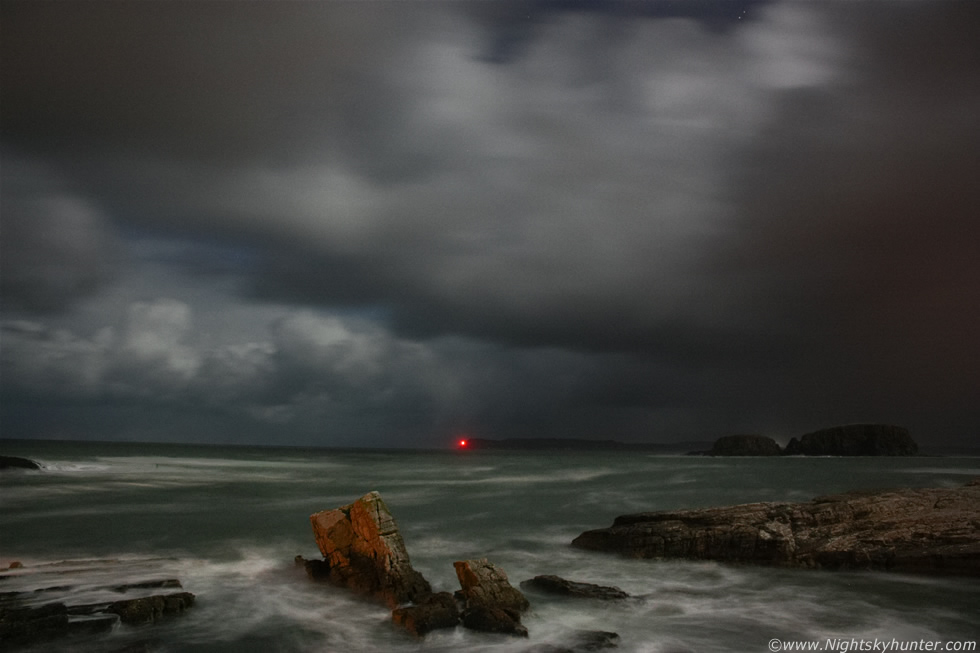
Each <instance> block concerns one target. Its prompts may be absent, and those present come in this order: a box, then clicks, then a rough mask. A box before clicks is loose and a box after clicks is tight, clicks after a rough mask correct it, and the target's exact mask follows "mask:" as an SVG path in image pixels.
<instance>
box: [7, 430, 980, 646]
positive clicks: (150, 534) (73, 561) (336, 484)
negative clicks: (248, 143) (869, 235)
mask: <svg viewBox="0 0 980 653" xmlns="http://www.w3.org/2000/svg"><path fill="white" fill-rule="evenodd" d="M0 453H2V454H5V455H18V456H24V457H28V458H32V459H34V460H37V461H39V462H41V463H42V464H43V465H44V469H43V470H42V471H27V470H5V471H4V472H0V566H3V567H8V566H9V565H10V563H11V562H14V561H17V562H20V563H22V564H23V565H24V568H23V569H19V570H12V571H8V572H4V573H3V574H0V577H2V580H0V590H2V591H8V592H9V591H21V590H26V589H27V585H26V584H27V583H33V584H34V589H40V590H42V591H40V592H36V595H37V597H38V598H37V599H36V602H41V601H43V600H46V599H45V597H48V599H50V598H51V597H54V596H56V595H57V591H58V589H59V588H66V587H73V588H74V591H76V592H79V591H84V590H85V588H86V587H87V588H90V589H91V591H92V592H95V591H96V589H94V588H97V587H103V588H104V587H106V586H109V585H112V584H113V583H117V582H121V579H124V580H127V581H128V580H133V579H137V580H139V579H147V578H149V579H159V578H177V579H179V580H180V582H181V584H182V585H183V588H184V590H186V591H188V592H192V593H193V594H195V595H196V597H197V599H196V603H195V605H194V606H193V607H192V608H191V609H189V610H188V611H187V612H186V613H185V614H183V615H181V616H177V617H174V618H170V619H165V620H163V621H160V622H157V623H156V624H153V625H150V626H141V627H132V626H117V627H116V628H115V629H114V630H113V631H112V632H111V633H109V634H108V635H105V636H104V637H103V638H102V639H99V640H97V641H96V642H94V643H87V642H84V641H71V642H61V643H57V642H56V643H49V644H46V645H44V646H43V647H41V648H38V649H37V650H44V651H60V650H66V651H69V650H70V651H80V652H82V653H89V652H90V651H108V650H125V648H126V647H127V646H132V645H133V644H139V645H143V643H146V642H149V643H150V644H151V645H152V646H150V648H149V649H148V650H154V651H160V652H174V653H178V652H180V653H182V652H201V653H203V652H209V653H210V652H228V653H243V652H250V651H255V652H263V653H268V652H283V653H287V652H297V653H300V652H302V653H307V652H310V653H313V652H338V653H350V652H359V651H371V652H374V651H383V652H388V651H391V652H401V651H405V652H408V651H413V652H416V651H486V652H488V653H489V652H510V651H513V652H518V651H526V650H528V649H529V648H531V647H533V646H535V645H543V644H555V643H560V642H562V641H565V640H566V639H567V638H568V637H570V636H571V634H573V633H575V632H576V631H581V630H600V631H611V632H615V633H617V634H618V635H619V640H618V643H619V646H618V648H617V649H612V650H619V651H624V652H644V653H655V652H656V653H681V652H692V653H693V652H697V653H710V652H713V651H745V652H762V651H766V650H773V649H772V648H771V647H770V642H772V641H774V640H776V641H779V642H784V641H785V642H794V641H801V642H802V641H815V642H821V643H825V642H827V640H831V641H833V640H838V641H850V640H853V641H855V642H859V641H873V640H879V641H888V642H891V641H897V642H912V641H916V642H918V641H941V642H957V641H976V640H977V639H980V637H978V635H980V625H978V624H980V584H978V583H977V582H976V579H970V578H961V577H927V576H913V575H903V574H894V573H886V572H878V573H872V572H853V571H852V572H831V571H821V570H802V569H776V568H766V567H755V566H734V565H727V564H720V563H715V562H703V561H677V560H672V561H655V560H634V559H627V558H622V557H619V556H616V555H612V554H605V553H597V552H590V551H582V550H578V549H574V548H572V547H571V546H570V542H571V541H572V539H573V538H575V537H576V536H577V535H578V534H579V533H581V532H583V531H585V530H589V529H593V528H600V527H605V526H608V525H610V524H611V523H612V520H613V518H615V517H616V516H617V515H621V514H626V513H632V512H642V511H653V510H665V509H678V508H697V507H706V506H718V505H728V504H735V503H745V502H754V501H806V500H809V499H811V498H813V497H815V496H818V495H822V494H828V493H837V492H842V491H847V490H853V489H870V488H895V487H926V486H929V487H936V486H941V487H955V486H959V485H963V484H965V483H967V482H968V481H970V480H972V479H973V478H975V477H978V476H980V458H976V457H916V458H797V457H791V458H710V457H698V456H684V455H657V454H653V453H650V454H648V453H644V452H637V451H631V452H622V451H611V452H603V451H588V452H581V451H565V452H563V451H494V450H469V451H466V450H449V449H447V450H444V451H411V450H331V449H299V448H264V447H221V446H192V445H167V444H139V443H81V442H53V441H44V442H42V441H37V442H27V441H0ZM371 490H377V491H379V492H380V493H381V495H382V497H383V498H384V500H385V502H386V503H387V505H388V507H389V509H390V510H391V512H392V514H393V515H394V517H395V520H396V521H397V523H398V526H399V529H400V531H401V533H402V536H403V538H404V541H405V544H406V547H407V549H408V553H409V555H410V557H411V561H412V564H413V566H414V567H415V568H416V569H418V570H419V571H421V572H422V573H423V574H424V575H425V577H426V578H427V579H428V580H429V581H430V582H431V583H432V585H433V587H434V589H436V590H438V591H441V590H445V591H453V590H455V589H458V583H457V581H456V577H455V572H454V569H453V562H454V561H456V560H464V559H472V558H488V559H489V560H490V561H491V562H493V563H494V564H495V565H497V566H498V567H500V568H502V569H503V570H504V571H505V572H506V573H507V575H508V577H509V578H510V581H511V583H512V584H513V585H515V586H518V584H519V583H520V582H521V581H522V580H527V579H529V578H532V577H534V576H537V575H540V574H555V575H559V576H562V577H564V578H567V579H570V580H575V581H581V582H588V583H597V584H601V585H612V586H616V587H619V588H620V589H622V590H624V591H626V592H628V593H629V594H630V595H632V598H630V599H628V600H624V601H612V602H600V601H595V600H582V599H570V598H561V597H553V596H547V595H541V594H536V593H533V592H527V596H528V598H529V600H530V601H531V609H530V611H529V612H528V613H527V614H526V615H525V616H524V619H523V623H524V624H525V625H526V626H527V629H528V631H529V633H530V637H529V638H528V639H520V638H514V637H510V636H506V635H494V634H483V633H477V632H473V631H469V630H465V629H463V628H462V627H458V628H456V629H451V630H443V631H436V632H433V633H431V634H429V635H428V636H427V637H425V638H424V639H421V640H419V639H415V638H414V637H412V636H410V635H408V634H407V633H406V632H404V631H402V630H400V629H399V628H396V627H394V626H393V625H392V624H391V618H390V612H389V611H388V610H387V609H386V608H384V607H382V606H379V605H376V604H374V603H371V602H369V601H366V600H363V599H361V598H358V597H356V596H353V595H351V594H350V593H349V592H348V591H346V590H344V589H340V588H336V587H333V586H330V585H327V584H322V583H315V582H313V581H310V580H309V579H308V578H307V577H306V576H305V574H304V572H303V570H302V569H301V568H298V567H296V565H295V564H294V558H295V556H297V555H302V556H304V557H306V558H316V557H319V552H318V550H317V547H316V544H315V542H314V539H313V533H312V530H311V527H310V521H309V516H310V515H311V514H312V513H314V512H318V511H321V510H326V509H330V508H335V507H338V506H342V505H346V504H349V503H351V502H352V501H354V500H355V499H357V498H358V497H360V496H362V495H364V494H365V493H367V492H369V491H371ZM27 572H31V573H27ZM39 574H47V578H48V579H50V580H39V579H41V578H43V576H40V575H39ZM39 584H40V585H39ZM44 586H50V587H49V588H48V590H45V588H44ZM838 650H839V649H838ZM851 650H858V649H857V647H856V646H855V647H853V648H852V649H851ZM865 650H870V649H865Z"/></svg>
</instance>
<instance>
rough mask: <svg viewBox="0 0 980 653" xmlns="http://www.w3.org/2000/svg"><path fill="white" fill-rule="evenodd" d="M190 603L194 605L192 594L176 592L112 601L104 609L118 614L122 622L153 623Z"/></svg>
mask: <svg viewBox="0 0 980 653" xmlns="http://www.w3.org/2000/svg"><path fill="white" fill-rule="evenodd" d="M192 605H194V595H193V594H191V593H190V592H176V593H174V594H157V595H154V596H145V597H143V598H139V599H128V600H126V601H114V602H113V603H111V604H110V605H109V607H108V608H106V610H105V611H106V612H109V613H111V614H117V615H119V618H120V619H121V620H122V622H123V623H124V624H146V623H153V622H154V621H157V620H159V619H161V618H163V617H164V616H167V615H174V614H180V613H182V612H183V611H184V610H186V609H187V608H189V607H191V606H192Z"/></svg>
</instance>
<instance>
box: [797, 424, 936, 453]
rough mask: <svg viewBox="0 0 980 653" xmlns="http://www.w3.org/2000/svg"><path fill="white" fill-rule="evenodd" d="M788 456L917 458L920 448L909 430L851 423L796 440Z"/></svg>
mask: <svg viewBox="0 0 980 653" xmlns="http://www.w3.org/2000/svg"><path fill="white" fill-rule="evenodd" d="M783 453H784V454H785V455H787V456H915V455H917V454H918V453H919V445H917V444H916V443H915V440H913V439H912V436H911V435H910V434H909V432H908V430H907V429H904V428H902V427H900V426H892V425H889V424H849V425H847V426H835V427H833V428H829V429H823V430H821V431H815V432H813V433H807V434H806V435H804V436H803V437H802V438H800V439H799V440H797V439H796V438H793V439H792V440H790V441H789V443H788V444H787V445H786V450H785V451H784V452H783Z"/></svg>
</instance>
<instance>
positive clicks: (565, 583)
mask: <svg viewBox="0 0 980 653" xmlns="http://www.w3.org/2000/svg"><path fill="white" fill-rule="evenodd" d="M521 589H522V590H526V591H534V592H541V593H544V594H553V595H555V596H569V597H574V598H582V599H597V600H600V601H616V600H621V599H628V598H629V597H630V595H629V594H627V593H626V592H624V591H623V590H621V589H619V588H618V587H610V586H607V585H594V584H592V583H582V582H579V581H574V580H567V579H565V578H562V577H561V576H550V575H544V576H535V577H534V578H531V579H530V580H525V581H523V582H522V583H521Z"/></svg>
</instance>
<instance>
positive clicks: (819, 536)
mask: <svg viewBox="0 0 980 653" xmlns="http://www.w3.org/2000/svg"><path fill="white" fill-rule="evenodd" d="M572 546H574V547H578V548H581V549H589V550H593V551H606V552H611V553H619V554H621V555H625V556H628V557H633V558H655V559H663V558H683V559H693V560H718V561H722V562H731V563H744V564H762V565H775V566H784V567H807V568H823V569H875V570H887V571H897V572H910V573H926V574H956V575H969V576H980V479H977V480H974V481H973V482H971V483H969V484H968V485H966V486H963V487H957V488H925V489H899V490H888V491H880V492H869V491H857V492H848V493H845V494H836V495H832V496H824V497H818V498H816V499H813V500H812V501H809V502H807V503H774V502H767V503H749V504H742V505H736V506H726V507H717V508H701V509H695V510H677V511H664V512H647V513H638V514H631V515H623V516H621V517H617V518H616V519H615V521H614V522H613V525H612V526H610V527H609V528H601V529H597V530H591V531H586V532H585V533H582V534H581V535H579V536H578V537H577V538H575V540H574V541H573V542H572Z"/></svg>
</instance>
